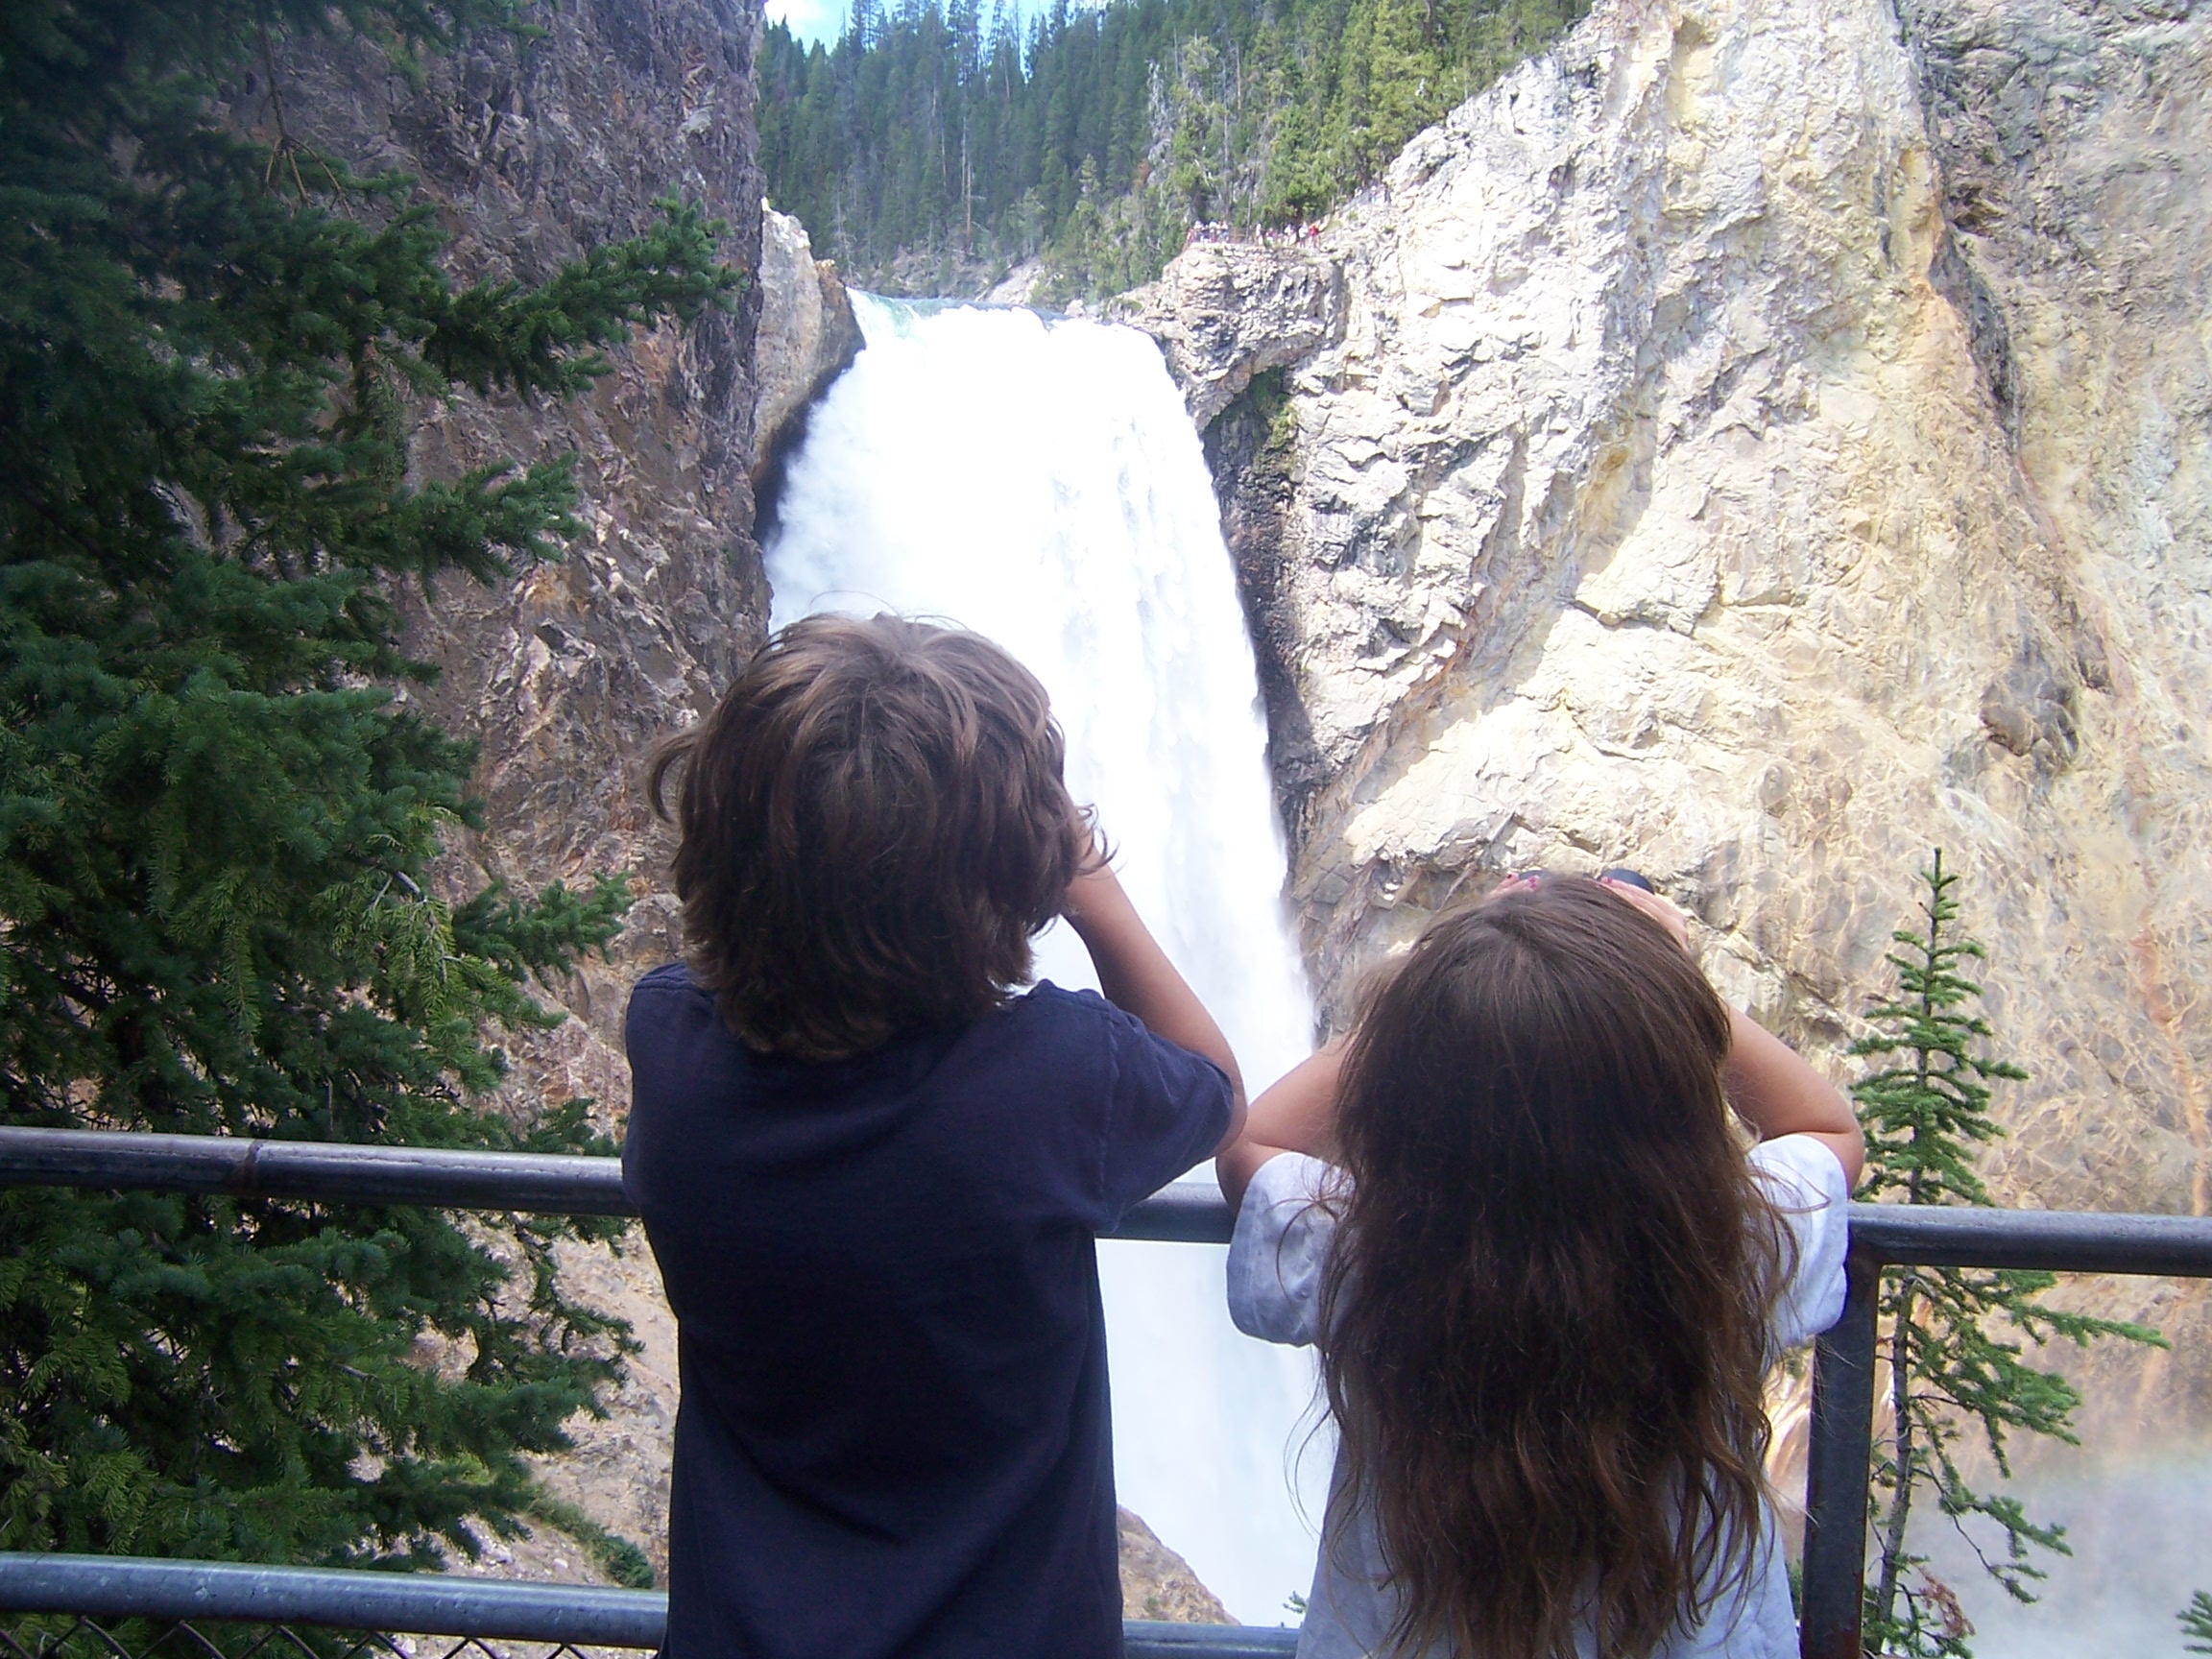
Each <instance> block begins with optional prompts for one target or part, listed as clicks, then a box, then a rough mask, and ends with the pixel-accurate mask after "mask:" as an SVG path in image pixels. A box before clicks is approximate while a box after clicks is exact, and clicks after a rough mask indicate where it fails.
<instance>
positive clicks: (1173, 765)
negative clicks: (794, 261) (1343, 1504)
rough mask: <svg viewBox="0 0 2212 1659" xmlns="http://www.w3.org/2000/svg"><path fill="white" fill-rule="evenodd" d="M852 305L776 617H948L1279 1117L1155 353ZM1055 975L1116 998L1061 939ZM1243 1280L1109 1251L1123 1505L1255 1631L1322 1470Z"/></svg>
mask: <svg viewBox="0 0 2212 1659" xmlns="http://www.w3.org/2000/svg"><path fill="white" fill-rule="evenodd" d="M854 306H855V309H856V310H857V312H858V314H859V318H860V323H861V327H862V330H863V332H864V334H865V336H866V339H867V349H865V350H864V351H862V352H861V354H860V356H859V357H858V359H857V360H856V361H855V362H854V365H853V367H852V368H851V369H850V370H849V371H847V372H846V373H845V374H844V375H843V376H842V377H841V378H840V379H839V380H838V381H837V383H836V385H835V386H834V387H833V388H832V389H831V391H830V393H829V397H827V398H826V399H825V400H824V401H823V403H822V404H821V405H820V406H819V407H818V408H817V409H816V410H815V412H814V416H813V420H812V421H811V424H810V425H809V427H808V432H807V438H806V442H805V446H804V447H803V448H802V449H801V450H800V452H799V453H798V455H797V456H796V457H794V459H793V461H792V463H791V466H790V469H789V470H788V473H787V475H786V478H785V483H784V490H783V494H782V497H781V530H780V533H779V534H778V536H777V538H776V540H775V541H774V542H773V544H772V545H771V546H770V547H769V549H768V573H769V577H770V580H771V582H772V583H773V584H774V588H775V594H776V603H775V612H774V617H773V619H774V620H775V621H776V622H778V623H781V622H784V621H788V620H790V619H791V618H792V617H794V616H798V615H802V614H805V613H807V612H810V611H821V610H829V611H845V612H853V613H862V614H869V613H874V612H876V611H878V610H892V611H898V612H901V613H905V614H909V615H917V616H925V617H934V618H942V619H945V620H948V621H951V622H956V623H959V624H961V625H962V626H965V627H969V628H973V629H975V630H976V631H978V632H980V633H983V634H986V635H988V636H990V637H992V638H994V639H997V640H998V641H999V642H1000V643H1001V644H1003V645H1005V646H1006V647H1007V648H1008V649H1009V650H1011V651H1012V652H1013V653H1014V654H1015V655H1016V656H1017V657H1019V658H1020V659H1021V660H1022V661H1023V662H1024V663H1026V664H1027V665H1028V666H1029V668H1030V669H1031V670H1032V671H1033V672H1034V673H1035V674H1036V675H1037V676H1038V678H1039V679H1041V680H1042V681H1043V682H1044V683H1045V685H1046V689H1047V690H1048V691H1049V692H1050V693H1051V696H1052V706H1053V709H1054V712H1055V713H1056V714H1057V715H1058V717H1059V720H1060V723H1061V726H1062V728H1063V729H1064V730H1065V731H1066V733H1067V735H1068V781H1069V784H1070V788H1071V789H1072V790H1073V792H1074V794H1075V797H1076V799H1077V800H1079V801H1088V802H1091V803H1093V804H1094V805H1096V806H1097V808H1098V812H1099V818H1100V822H1101V824H1102V826H1103V828H1104V829H1105V830H1106V833H1107V836H1108V838H1109V839H1110V840H1111V841H1112V842H1113V844H1114V846H1115V849H1116V854H1117V857H1116V864H1117V867H1118V870H1119V872H1120V875H1121V878H1122V882H1123V884H1124V885H1125V886H1126V888H1127V889H1128V891H1129V894H1130V897H1131V898H1132V899H1133V900H1134V901H1135V902H1136V905H1137V907H1138V909H1139V911H1140V912H1141V913H1142V915H1143V917H1144V919H1145V921H1146V922H1147V923H1149V924H1150V925H1151V926H1152V929H1153V931H1154V932H1155V934H1156V935H1157V936H1158V937H1159V939H1160V942H1161V944H1162V945H1163V946H1164V947H1165V949H1166V951H1167V954H1168V955H1169V957H1171V958H1172V959H1173V961H1174V962H1175V964H1176V966H1177V967H1178V968H1179V969H1181V970H1182V972H1183V974H1184V975H1185V977H1186V978H1188V979H1189V980H1190V983H1191V985H1192V987H1193V988H1194V989H1195V990H1196V991H1197V992H1198V994H1199V996H1200V997H1201V998H1203V999H1204V1000H1205V1002H1206V1005H1207V1007H1208V1008H1209V1009H1211V1010H1212V1011H1213V1013H1214V1018H1215V1019H1216V1020H1218V1021H1219V1022H1220V1023H1221V1026H1222V1029H1223V1030H1224V1031H1225V1032H1226V1033H1227V1035H1228V1037H1229V1041H1230V1043H1231V1045H1232V1046H1234V1047H1235V1049H1236V1051H1237V1055H1238V1061H1239V1063H1240V1064H1241V1066H1242V1068H1243V1070H1244V1078H1245V1082H1246V1084H1247V1086H1248V1087H1249V1088H1250V1090H1251V1091H1252V1092H1253V1093H1255V1094H1257V1093H1258V1092H1259V1090H1260V1089H1262V1088H1263V1087H1265V1086H1266V1085H1267V1084H1268V1083H1269V1082H1271V1081H1273V1080H1274V1079H1275V1078H1276V1077H1277V1076H1279V1075H1281V1074H1282V1073H1283V1072H1284V1071H1285V1070H1288V1069H1289V1067H1290V1066H1292V1065H1293V1064H1295V1063H1296V1062H1297V1061H1298V1060H1299V1059H1301V1058H1303V1057H1304V1055H1305V1054H1306V1053H1307V1051H1308V1050H1309V1048H1310V1046H1311V1027H1312V1009H1311V1003H1310V997H1309V993H1308V990H1307V986H1306V981H1305V974H1304V970H1303V967H1302V966H1301V963H1300V959H1299V954H1298V950H1297V945H1296V941H1295V939H1294V938H1293V936H1292V933H1291V930H1290V926H1289V922H1288V919H1287V917H1286V914H1285V910H1284V904H1283V899H1282V888H1283V873H1284V856H1285V855H1284V844H1283V836H1282V830H1281V828H1280V825H1279V822H1278V820H1277V817H1276V814H1275V808H1274V801H1273V790H1272V785H1271V782H1270V780H1269V777H1268V774H1267V767H1266V757H1265V743H1266V726H1265V721H1264V717H1263V713H1262V709H1261V707H1260V701H1259V691H1258V685H1257V681H1256V677H1255V674H1254V670H1253V663H1252V649H1251V644H1250V641H1249V639H1248V638H1247V637H1246V635H1245V631H1244V618H1243V613H1242V611H1241V609H1240V608H1239V606H1238V600H1237V592H1236V585H1235V581H1234V577H1233V575H1232V572H1231V570H1230V565H1229V556H1228V552H1227V549H1226V548H1224V546H1223V545H1222V541H1221V530H1220V518H1219V512H1218V509H1217V508H1216V506H1215V503H1214V493H1213V486H1212V481H1211V479H1210V478H1209V477H1208V475H1207V471H1206V466H1205V460H1204V457H1203V455H1202V454H1201V452H1200V449H1199V445H1198V437H1197V433H1196V432H1195V430H1194V429H1193V428H1192V426H1191V423H1190V416H1189V415H1188V414H1187V413H1186V412H1185V410H1184V407H1183V401H1182V398H1181V397H1180V396H1178V394H1177V392H1176V390H1175V386H1174V384H1173V382H1172V381H1171V380H1169V378H1168V376H1167V373H1166V368H1165V366H1164V365H1163V364H1162V362H1161V360H1160V353H1159V349H1158V348H1157V347H1155V346H1154V345H1153V343H1152V342H1151V341H1150V340H1149V339H1147V338H1145V337H1144V336H1143V335H1142V334H1139V333H1136V332H1134V331H1133V330H1130V329H1126V328H1116V327H1109V326H1105V325H1099V324H1095V323H1084V322H1072V321H1070V322H1054V323H1047V322H1046V321H1045V320H1044V319H1043V318H1041V317H1038V316H1037V315H1035V314H1034V313H1032V312H1027V311H1018V310H998V309H992V310H981V309H976V308H973V307H933V306H915V305H908V304H902V303H899V302H895V301H880V300H876V299H873V298H870V297H868V296H864V295H855V296H854ZM1038 961H1039V973H1040V974H1042V975H1043V976H1045V977H1047V978H1050V979H1052V980H1053V981H1055V982H1056V983H1059V984H1062V985H1078V986H1084V985H1090V986H1094V985H1095V984H1096V980H1095V979H1094V977H1093V975H1092V973H1091V968H1090V962H1089V959H1088V957H1087V956H1086V955H1085V953H1084V951H1083V948H1082V946H1081V944H1080V943H1079V942H1077V941H1076V940H1075V939H1074V937H1073V936H1072V935H1071V934H1070V933H1068V932H1067V930H1066V929H1065V928H1064V927H1061V926H1055V927H1054V928H1052V929H1051V930H1050V931H1048V932H1047V933H1046V935H1045V936H1044V937H1043V938H1042V939H1041V940H1040V941H1039V948H1038ZM1200 1173H1201V1174H1204V1173H1205V1172H1204V1171H1200ZM1223 1254H1224V1252H1223V1251H1221V1250H1220V1249H1219V1248H1217V1247H1200V1246H1195V1245H1183V1244H1138V1243H1123V1242H1108V1243H1105V1244H1102V1245H1101V1246H1100V1248H1099V1269H1100V1278H1101V1281H1102V1283H1103V1286H1104V1291H1105V1300H1106V1315H1107V1328H1108V1334H1109V1341H1110V1345H1111V1346H1110V1356H1111V1358H1110V1365H1111V1372H1112V1386H1113V1394H1114V1435H1115V1466H1116V1476H1117V1483H1118V1487H1119V1489H1120V1497H1121V1502H1122V1503H1125V1504H1126V1505H1128V1506H1129V1507H1130V1508H1131V1509H1134V1510H1136V1511H1137V1512H1138V1513H1139V1514H1141V1515H1142V1516H1143V1517H1144V1519H1145V1520H1146V1521H1147V1522H1148V1523H1149V1524H1150V1525H1151V1527H1152V1528H1153V1529H1154V1530H1155V1531H1156V1532H1157V1533H1159V1535H1160V1537H1161V1538H1162V1540H1163V1541H1165V1542H1166V1544H1167V1545H1168V1546H1169V1547H1170V1548H1172V1549H1174V1550H1176V1551H1179V1552H1180V1553H1181V1554H1182V1555H1183V1556H1184V1557H1185V1558H1186V1559H1187V1560H1188V1561H1190V1564H1191V1566H1192V1568H1193V1569H1194V1570H1195V1571H1196V1572H1197V1574H1198V1575H1199V1576H1200V1577H1201V1578H1202V1579H1204V1580H1205V1581H1206V1583H1207V1584H1208V1585H1209V1586H1210V1587H1211V1588H1212V1589H1213V1590H1214V1592H1215V1593H1216V1594H1218V1595H1219V1596H1220V1597H1221V1599H1222V1600H1223V1601H1224V1602H1225V1603H1226V1604H1227V1606H1228V1608H1229V1610H1230V1612H1231V1613H1232V1614H1234V1615H1235V1616H1236V1617H1238V1619H1240V1620H1242V1621H1244V1622H1245V1623H1279V1622H1282V1621H1283V1620H1285V1619H1286V1617H1287V1616H1286V1612H1285V1608H1284V1602H1285V1599H1286V1597H1287V1596H1288V1595H1289V1594H1290V1593H1291V1592H1292V1591H1300V1592H1302V1591H1304V1589H1305V1588H1306V1585H1307V1581H1308V1579H1309V1577H1310V1573H1311V1568H1312V1556H1313V1542H1312V1532H1311V1529H1310V1526H1309V1518H1313V1519H1317V1518H1318V1516H1319V1514H1320V1505H1321V1496H1322V1493H1323V1490H1324V1489H1325V1486H1326V1479H1327V1470H1328V1455H1327V1450H1326V1448H1325V1447H1321V1446H1318V1445H1316V1446H1312V1447H1307V1448H1305V1449H1304V1450H1301V1447H1302V1445H1303V1442H1304V1440H1305V1438H1306V1436H1305V1434H1304V1432H1303V1430H1302V1424H1303V1423H1304V1422H1305V1419H1306V1416H1307V1412H1308V1407H1310V1404H1311V1401H1312V1394H1313V1374H1312V1367H1311V1361H1310V1357H1309V1356H1307V1355H1306V1354H1304V1353H1293V1352H1291V1351H1290V1350H1287V1349H1282V1348H1275V1347H1270V1346H1268V1345H1266V1344H1263V1343H1257V1342H1253V1341H1251V1340H1249V1339H1248V1338H1246V1337H1243V1336H1241V1335H1239V1334H1238V1333H1237V1332H1236V1330H1235V1329H1234V1328H1233V1327H1232V1326H1231V1325H1230V1323H1229V1319H1228V1314H1227V1311H1226V1309H1225V1306H1224V1303H1223V1299H1222V1258H1223ZM1293 1488H1295V1491H1296V1496H1295V1497H1293Z"/></svg>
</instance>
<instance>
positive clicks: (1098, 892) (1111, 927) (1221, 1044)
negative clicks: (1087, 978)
mask: <svg viewBox="0 0 2212 1659" xmlns="http://www.w3.org/2000/svg"><path fill="white" fill-rule="evenodd" d="M1061 914H1062V915H1064V916H1066V917H1067V918H1068V925H1069V926H1070V927H1072V928H1074V929H1075V933H1076V936H1077V937H1078V938H1080V939H1081V940H1082V941H1083V944H1084V947H1085V949H1087V950H1089V951H1090V952H1091V965H1092V966H1093V967H1094V968H1095V969H1097V971H1098V988H1099V989H1100V990H1101V991H1103V992H1104V993H1105V994H1106V999H1107V1000H1108V1001H1109V1002H1111V1003H1113V1004H1114V1005H1115V1006H1116V1007H1118V1008H1120V1009H1123V1010H1124V1011H1126V1012H1128V1013H1131V1014H1134V1015H1135V1016H1136V1017H1137V1018H1138V1019H1139V1020H1141V1021H1142V1022H1143V1023H1144V1027H1145V1029H1146V1030H1148V1031H1150V1032H1151V1033H1152V1034H1153V1035H1154V1036H1155V1037H1165V1038H1166V1039H1167V1041H1168V1042H1170V1043H1174V1044H1178V1045H1180V1046H1182V1047H1185V1048H1188V1049H1190V1052H1191V1053H1193V1054H1197V1055H1201V1056H1203V1057H1204V1058H1206V1059H1208V1060H1211V1061H1213V1062H1214V1065H1216V1066H1218V1067H1220V1068H1221V1070H1223V1071H1225V1072H1227V1073H1228V1074H1229V1132H1228V1133H1227V1134H1226V1135H1224V1136H1223V1137H1222V1138H1221V1144H1222V1145H1223V1146H1229V1145H1231V1144H1233V1143H1234V1142H1236V1140H1237V1138H1238V1136H1239V1135H1240V1134H1242V1133H1243V1129H1244V1075H1243V1073H1242V1072H1241V1071H1239V1070H1238V1069H1237V1056H1236V1055H1235V1054H1234V1053H1232V1052H1231V1051H1230V1048H1229V1040H1228V1039H1227V1038H1226V1037H1224V1036H1222V1035H1221V1027H1220V1026H1218V1025H1216V1024H1215V1023H1214V1016H1213V1015H1211V1014H1209V1013H1207V1012H1206V1004H1205V1003H1203V1002H1201V1001H1199V1000H1198V996H1197V993H1196V992H1194V991H1192V990H1191V989H1190V986H1189V985H1188V984H1186V983H1185V982H1184V979H1183V975H1182V974H1178V973H1177V972H1176V971H1175V964H1174V963H1172V962H1170V961H1168V960H1167V952H1166V951H1165V950H1161V949H1160V942H1159V941H1158V940H1157V939H1155V938H1153V937H1152V930H1151V929H1150V928H1148V927H1146V926H1144V919H1143V918H1142V917H1141V916H1139V915H1138V914H1137V906H1136V905H1134V904H1132V903H1131V902H1129V895H1128V894H1126V893H1124V892H1123V891H1122V890H1121V883H1120V881H1119V879H1118V878H1117V877H1116V876H1115V874H1114V871H1113V869H1112V867H1111V866H1109V865H1108V864H1107V863H1106V862H1105V861H1104V860H1103V859H1101V860H1100V861H1099V862H1098V863H1097V865H1096V866H1095V867H1094V868H1092V869H1089V870H1086V871H1085V872H1084V873H1083V874H1082V875H1080V876H1078V877H1076V878H1075V879H1074V880H1072V881H1070V882H1069V883H1068V897H1067V900H1066V902H1064V903H1063V904H1062V906H1061Z"/></svg>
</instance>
